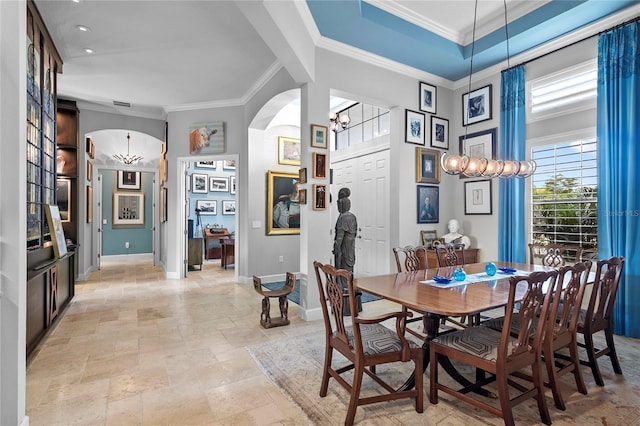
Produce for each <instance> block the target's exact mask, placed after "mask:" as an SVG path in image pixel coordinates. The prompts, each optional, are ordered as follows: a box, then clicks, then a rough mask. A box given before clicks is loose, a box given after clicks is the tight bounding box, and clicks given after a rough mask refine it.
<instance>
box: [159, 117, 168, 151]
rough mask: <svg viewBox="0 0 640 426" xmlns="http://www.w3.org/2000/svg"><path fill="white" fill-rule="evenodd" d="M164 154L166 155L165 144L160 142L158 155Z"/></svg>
mask: <svg viewBox="0 0 640 426" xmlns="http://www.w3.org/2000/svg"><path fill="white" fill-rule="evenodd" d="M165 124H166V123H165ZM166 153H167V143H166V142H162V143H161V144H160V155H162V154H166Z"/></svg>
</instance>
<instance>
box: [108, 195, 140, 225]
mask: <svg viewBox="0 0 640 426" xmlns="http://www.w3.org/2000/svg"><path fill="white" fill-rule="evenodd" d="M113 224H114V225H144V192H114V193H113Z"/></svg>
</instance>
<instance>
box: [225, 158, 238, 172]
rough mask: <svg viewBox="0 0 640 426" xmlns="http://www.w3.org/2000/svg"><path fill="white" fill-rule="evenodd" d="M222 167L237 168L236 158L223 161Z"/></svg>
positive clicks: (227, 168)
mask: <svg viewBox="0 0 640 426" xmlns="http://www.w3.org/2000/svg"><path fill="white" fill-rule="evenodd" d="M222 168H223V169H224V170H235V169H236V160H224V161H223V162H222Z"/></svg>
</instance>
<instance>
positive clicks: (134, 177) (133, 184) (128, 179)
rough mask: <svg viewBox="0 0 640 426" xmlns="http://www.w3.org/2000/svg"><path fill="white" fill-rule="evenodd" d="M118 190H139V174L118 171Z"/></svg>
mask: <svg viewBox="0 0 640 426" xmlns="http://www.w3.org/2000/svg"><path fill="white" fill-rule="evenodd" d="M118 189H134V190H135V189H140V172H132V171H129V170H118Z"/></svg>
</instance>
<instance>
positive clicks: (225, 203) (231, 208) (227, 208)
mask: <svg viewBox="0 0 640 426" xmlns="http://www.w3.org/2000/svg"><path fill="white" fill-rule="evenodd" d="M222 214H236V200H222Z"/></svg>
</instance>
